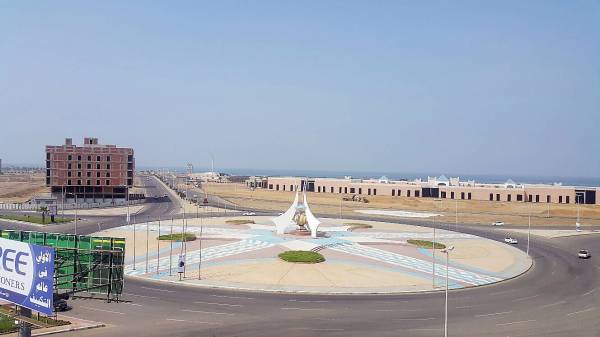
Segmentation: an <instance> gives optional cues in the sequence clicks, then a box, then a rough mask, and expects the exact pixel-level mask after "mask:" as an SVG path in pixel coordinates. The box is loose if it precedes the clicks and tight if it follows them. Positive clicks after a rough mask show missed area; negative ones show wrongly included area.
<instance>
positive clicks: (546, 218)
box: [204, 183, 600, 228]
mask: <svg viewBox="0 0 600 337" xmlns="http://www.w3.org/2000/svg"><path fill="white" fill-rule="evenodd" d="M204 188H205V189H206V190H207V191H208V193H210V194H216V195H218V196H221V197H223V198H224V199H227V200H229V201H231V202H234V203H236V204H237V205H239V206H240V207H249V208H257V209H266V210H273V211H277V212H282V211H285V210H286V209H287V208H288V207H289V205H290V204H291V203H292V201H293V199H294V194H293V192H284V191H269V190H266V189H256V190H254V191H253V190H250V189H247V188H246V187H245V185H243V184H233V183H229V184H222V183H208V184H205V185H204ZM343 196H346V195H339V194H329V193H309V196H308V198H309V200H310V204H311V209H312V210H313V211H314V212H317V213H320V214H327V215H331V216H340V213H341V216H342V217H343V216H344V215H349V214H352V213H354V214H355V215H358V214H359V213H356V212H355V211H357V210H362V211H364V210H383V211H404V212H425V213H435V214H440V215H442V216H441V217H437V219H436V220H438V219H439V221H443V222H448V223H454V222H455V221H456V213H458V222H461V223H474V224H485V225H488V224H491V223H492V222H494V221H497V220H500V221H503V222H505V223H506V224H507V225H511V224H514V225H527V223H528V214H529V212H531V216H532V225H533V226H553V225H562V226H564V225H573V226H574V225H575V221H576V219H577V205H575V204H550V205H548V204H535V203H520V202H512V203H509V202H489V201H475V200H447V199H443V200H441V201H435V200H434V199H428V198H395V197H388V196H369V197H367V198H368V199H369V203H358V202H352V201H341V200H340V199H341V198H342V197H343ZM374 216H376V217H381V219H386V218H389V217H387V216H385V215H374ZM429 219H431V218H429ZM580 222H581V224H582V226H583V228H586V226H588V227H589V226H600V205H581V206H580Z"/></svg>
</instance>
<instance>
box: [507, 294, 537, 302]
mask: <svg viewBox="0 0 600 337" xmlns="http://www.w3.org/2000/svg"><path fill="white" fill-rule="evenodd" d="M538 296H540V295H539V294H537V295H533V296H527V297H523V298H517V299H515V300H512V302H520V301H526V300H530V299H532V298H536V297H538Z"/></svg>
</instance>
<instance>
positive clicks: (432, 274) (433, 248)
mask: <svg viewBox="0 0 600 337" xmlns="http://www.w3.org/2000/svg"><path fill="white" fill-rule="evenodd" d="M431 250H432V251H433V270H432V273H431V283H432V284H433V288H435V216H434V217H433V245H432V247H431Z"/></svg>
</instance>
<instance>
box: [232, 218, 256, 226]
mask: <svg viewBox="0 0 600 337" xmlns="http://www.w3.org/2000/svg"><path fill="white" fill-rule="evenodd" d="M225 223H228V224H230V225H246V224H253V223H254V220H247V219H240V220H227V221H225Z"/></svg>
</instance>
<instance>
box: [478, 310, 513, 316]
mask: <svg viewBox="0 0 600 337" xmlns="http://www.w3.org/2000/svg"><path fill="white" fill-rule="evenodd" d="M511 312H512V311H502V312H495V313H493V314H481V315H475V317H487V316H496V315H504V314H510V313H511Z"/></svg>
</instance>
